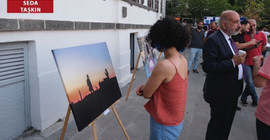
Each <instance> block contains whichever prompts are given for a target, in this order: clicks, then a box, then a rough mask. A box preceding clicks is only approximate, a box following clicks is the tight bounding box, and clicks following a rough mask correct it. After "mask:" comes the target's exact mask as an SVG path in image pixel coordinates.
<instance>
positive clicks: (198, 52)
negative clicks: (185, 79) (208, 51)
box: [188, 48, 202, 70]
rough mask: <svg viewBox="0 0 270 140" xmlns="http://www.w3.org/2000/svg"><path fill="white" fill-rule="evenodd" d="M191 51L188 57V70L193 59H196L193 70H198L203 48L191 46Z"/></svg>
mask: <svg viewBox="0 0 270 140" xmlns="http://www.w3.org/2000/svg"><path fill="white" fill-rule="evenodd" d="M189 53H190V54H189V59H188V70H190V68H191V65H192V62H193V61H194V65H193V70H196V69H197V66H198V63H199V58H200V56H201V55H202V49H199V48H190V50H189Z"/></svg>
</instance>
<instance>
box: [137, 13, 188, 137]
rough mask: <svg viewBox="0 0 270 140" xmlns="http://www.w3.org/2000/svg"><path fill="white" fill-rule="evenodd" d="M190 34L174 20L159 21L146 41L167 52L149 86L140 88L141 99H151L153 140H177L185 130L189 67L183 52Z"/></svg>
mask: <svg viewBox="0 0 270 140" xmlns="http://www.w3.org/2000/svg"><path fill="white" fill-rule="evenodd" d="M189 35H190V33H189V32H188V31H187V29H186V28H185V27H183V26H182V25H181V24H180V23H179V22H178V21H176V20H175V19H173V18H164V19H162V20H158V21H157V22H156V23H155V24H154V25H153V26H152V27H151V28H150V31H149V33H148V35H147V37H146V39H147V40H148V41H149V42H150V43H151V46H152V47H153V48H156V49H157V50H158V51H159V52H164V55H165V59H164V60H161V61H159V62H158V63H157V64H156V66H155V67H154V70H153V71H152V74H151V76H150V77H149V79H148V81H147V82H146V84H145V85H141V86H139V87H138V88H137V89H136V93H137V95H138V96H143V97H144V98H147V99H150V100H149V101H148V102H147V103H146V104H145V105H144V107H145V109H146V110H147V111H148V112H149V114H150V140H165V139H166V140H167V139H168V140H176V139H177V138H178V137H179V135H180V132H181V130H182V128H183V120H184V114H185V104H186V93H187V85H188V66H187V61H186V59H185V57H184V56H182V55H181V54H180V53H179V51H181V50H183V49H184V48H185V47H186V46H187V44H188V42H189V37H190V36H189Z"/></svg>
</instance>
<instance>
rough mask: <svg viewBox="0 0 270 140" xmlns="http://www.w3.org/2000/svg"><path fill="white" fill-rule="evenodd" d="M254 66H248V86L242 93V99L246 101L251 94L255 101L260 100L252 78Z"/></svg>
mask: <svg viewBox="0 0 270 140" xmlns="http://www.w3.org/2000/svg"><path fill="white" fill-rule="evenodd" d="M252 68H253V66H248V65H247V66H246V87H245V90H244V92H243V93H242V96H241V101H246V100H247V96H248V95H251V97H252V101H253V102H257V101H258V96H257V93H256V90H255V86H254V83H253V78H252V72H253V70H252Z"/></svg>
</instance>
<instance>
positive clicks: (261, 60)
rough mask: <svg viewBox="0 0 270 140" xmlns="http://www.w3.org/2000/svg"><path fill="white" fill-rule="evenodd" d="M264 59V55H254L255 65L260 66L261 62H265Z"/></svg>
mask: <svg viewBox="0 0 270 140" xmlns="http://www.w3.org/2000/svg"><path fill="white" fill-rule="evenodd" d="M263 60H264V58H263V56H262V55H258V56H254V57H253V63H254V65H258V66H260V65H261V63H262V62H263Z"/></svg>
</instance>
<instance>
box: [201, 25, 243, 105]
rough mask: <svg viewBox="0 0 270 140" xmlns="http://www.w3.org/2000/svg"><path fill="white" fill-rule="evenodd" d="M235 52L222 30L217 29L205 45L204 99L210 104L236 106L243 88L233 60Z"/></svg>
mask: <svg viewBox="0 0 270 140" xmlns="http://www.w3.org/2000/svg"><path fill="white" fill-rule="evenodd" d="M232 58H233V53H232V50H231V48H230V46H229V45H228V43H227V41H226V40H225V37H224V35H223V34H222V32H221V31H220V30H219V31H216V32H215V33H213V34H212V35H211V36H210V37H209V38H208V39H207V40H206V42H205V44H204V47H203V70H204V72H206V73H207V74H206V79H205V83H204V88H203V92H204V99H205V101H206V102H208V103H210V105H216V106H236V105H237V100H238V97H239V96H240V94H241V92H242V88H243V81H241V80H238V67H237V66H234V64H233V62H232Z"/></svg>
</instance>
